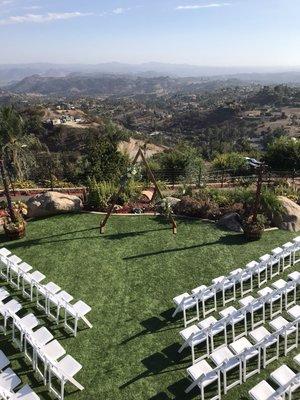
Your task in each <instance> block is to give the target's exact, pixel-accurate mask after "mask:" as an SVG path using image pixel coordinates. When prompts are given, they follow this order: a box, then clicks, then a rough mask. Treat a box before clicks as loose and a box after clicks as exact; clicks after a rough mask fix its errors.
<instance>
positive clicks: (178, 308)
mask: <svg viewBox="0 0 300 400" xmlns="http://www.w3.org/2000/svg"><path fill="white" fill-rule="evenodd" d="M173 302H174V304H175V311H174V312H173V315H172V317H173V318H174V317H175V316H176V315H177V314H178V313H179V312H182V313H183V320H184V326H185V327H186V326H187V325H188V324H189V323H191V322H193V321H195V320H198V319H199V303H198V298H197V295H196V294H193V295H190V294H188V293H183V294H180V295H179V296H176V297H174V298H173ZM192 308H196V317H193V318H192V319H190V320H187V314H186V313H187V311H188V310H190V309H192Z"/></svg>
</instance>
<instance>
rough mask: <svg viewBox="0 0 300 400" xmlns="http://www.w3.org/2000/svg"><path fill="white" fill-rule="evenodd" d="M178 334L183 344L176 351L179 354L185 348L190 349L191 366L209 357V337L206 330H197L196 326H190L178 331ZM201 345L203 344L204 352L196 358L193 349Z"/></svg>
mask: <svg viewBox="0 0 300 400" xmlns="http://www.w3.org/2000/svg"><path fill="white" fill-rule="evenodd" d="M179 334H180V336H181V338H182V339H183V344H182V346H181V347H180V349H179V350H178V352H179V353H181V352H182V351H183V350H184V349H185V348H187V347H190V348H191V353H192V363H193V364H195V363H196V362H198V361H200V360H202V359H204V358H206V357H207V356H208V355H209V353H210V346H209V337H208V333H207V329H199V327H198V326H197V325H192V326H189V327H188V328H185V329H183V330H182V331H180V332H179ZM202 343H205V352H204V354H203V355H202V356H200V357H197V358H196V356H195V348H196V347H197V346H199V345H200V344H202Z"/></svg>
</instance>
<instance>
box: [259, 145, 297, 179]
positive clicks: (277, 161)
mask: <svg viewBox="0 0 300 400" xmlns="http://www.w3.org/2000/svg"><path fill="white" fill-rule="evenodd" d="M265 161H266V163H267V164H268V165H269V166H270V167H271V168H272V169H275V170H279V171H281V170H282V171H293V170H300V140H299V139H294V138H288V137H280V138H278V139H276V140H274V142H272V143H271V144H270V145H269V147H268V149H267V152H266V155H265Z"/></svg>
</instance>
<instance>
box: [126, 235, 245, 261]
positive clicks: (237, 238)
mask: <svg viewBox="0 0 300 400" xmlns="http://www.w3.org/2000/svg"><path fill="white" fill-rule="evenodd" d="M248 243H249V242H248V241H247V239H246V238H245V237H244V236H243V235H227V236H222V237H220V239H218V240H215V241H213V242H208V243H200V244H195V245H193V246H186V247H176V248H173V249H166V250H159V251H153V252H151V253H141V254H137V255H135V256H128V257H124V258H123V260H134V259H138V258H144V257H150V256H158V255H160V254H168V253H174V252H177V251H186V250H193V249H199V248H201V247H206V246H214V245H217V244H221V245H226V246H232V245H234V246H237V245H245V244H248Z"/></svg>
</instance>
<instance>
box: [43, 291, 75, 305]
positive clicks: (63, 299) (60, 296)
mask: <svg viewBox="0 0 300 400" xmlns="http://www.w3.org/2000/svg"><path fill="white" fill-rule="evenodd" d="M49 300H50V301H51V302H52V303H54V304H56V305H59V304H60V305H63V304H64V303H69V302H70V301H72V300H73V296H71V295H70V294H69V293H67V292H65V291H64V290H62V291H61V292H58V293H56V294H50V296H49Z"/></svg>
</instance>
